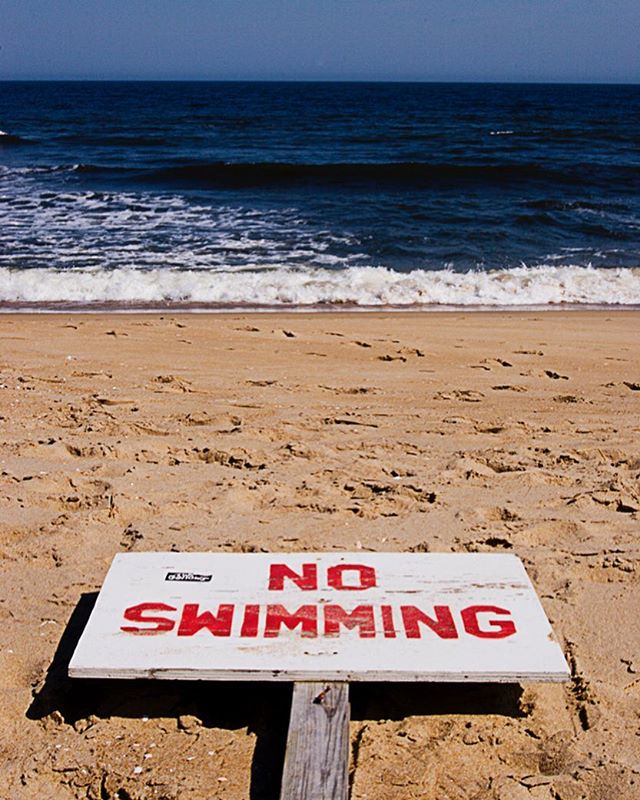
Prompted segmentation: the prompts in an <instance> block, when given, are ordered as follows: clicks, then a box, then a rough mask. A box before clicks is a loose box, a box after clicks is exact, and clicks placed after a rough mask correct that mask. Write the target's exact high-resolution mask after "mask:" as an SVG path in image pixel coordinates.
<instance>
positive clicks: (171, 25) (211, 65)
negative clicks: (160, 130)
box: [0, 0, 640, 83]
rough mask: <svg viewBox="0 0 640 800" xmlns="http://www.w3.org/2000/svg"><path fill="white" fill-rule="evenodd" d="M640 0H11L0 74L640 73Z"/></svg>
mask: <svg viewBox="0 0 640 800" xmlns="http://www.w3.org/2000/svg"><path fill="white" fill-rule="evenodd" d="M639 32H640V0H0V79H145V80H149V79H160V80H162V79H171V80H183V79H187V80H188V79H203V80H374V81H377V80H390V81H398V80H407V81H542V82H546V81H566V82H604V83H611V82H622V83H640V44H639V41H640V33H639Z"/></svg>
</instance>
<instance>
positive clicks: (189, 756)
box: [0, 311, 640, 800]
mask: <svg viewBox="0 0 640 800" xmlns="http://www.w3.org/2000/svg"><path fill="white" fill-rule="evenodd" d="M0 340H1V344H0V348H1V349H0V431H1V435H0V441H1V445H0V446H1V451H0V555H1V559H2V560H1V562H0V568H1V570H2V576H1V580H0V619H1V620H2V627H1V628H0V669H1V675H2V681H1V685H2V703H1V705H0V754H1V758H2V761H3V762H4V767H3V777H2V783H3V784H4V788H3V789H0V796H2V797H3V798H38V800H47V799H48V798H51V799H52V800H58V799H60V800H66V799H67V798H91V800H105V799H106V798H112V800H115V799H116V798H119V799H120V800H127V799H128V800H146V799H147V798H154V799H155V800H160V798H163V799H164V800H174V799H177V798H181V800H184V799H185V798H194V800H195V799H196V798H197V799H198V800H200V799H201V798H202V799H203V800H204V798H213V797H216V798H217V797H220V798H228V799H229V800H240V799H241V798H248V797H251V798H254V800H255V798H273V797H276V796H277V786H278V779H279V774H280V769H281V759H282V748H283V741H284V735H285V732H286V725H287V714H288V704H289V697H290V687H288V686H287V685H284V684H266V683H261V684H251V685H247V684H244V685H237V684H232V685H225V684H202V683H199V684H177V683H169V682H167V683H165V682H156V683H154V682H148V683H140V684H138V683H135V684H134V683H127V682H108V681H105V682H96V683H93V682H92V683H87V682H81V681H76V682H75V683H74V684H71V682H70V681H69V680H68V679H67V678H66V661H68V659H69V656H70V650H71V648H72V647H73V644H74V642H75V641H76V639H77V635H78V631H79V630H80V629H81V627H82V625H83V620H85V619H86V615H87V609H88V608H89V607H90V604H91V601H92V598H93V597H94V596H95V595H94V593H95V592H96V591H97V590H98V589H99V587H100V585H101V583H102V580H103V578H104V575H105V573H106V571H107V569H108V566H109V564H110V562H111V559H112V558H113V556H114V554H115V553H117V552H121V551H143V550H170V549H176V550H187V551H189V550H193V551H202V550H213V551H229V552H232V551H233V552H239V551H242V552H252V551H263V550H264V551H268V552H275V551H299V550H360V549H361V550H363V551H414V552H424V551H432V552H438V551H442V552H509V553H515V554H517V555H518V556H520V557H521V558H522V560H523V561H524V563H525V565H526V567H527V570H528V572H529V575H530V576H531V578H532V580H533V582H534V585H535V586H536V589H537V591H538V593H539V595H540V597H541V600H542V603H543V605H544V608H545V610H546V612H547V614H548V616H549V618H550V620H551V622H552V625H553V627H554V631H555V634H556V636H557V638H558V640H559V641H560V642H561V643H562V646H563V649H564V651H565V653H566V655H567V659H568V661H569V663H570V665H571V669H572V681H571V682H570V683H567V684H566V685H527V686H523V687H518V686H507V687H505V686H490V685H489V686H484V687H478V686H455V685H445V686H435V687H434V686H428V685H382V684H380V685H375V686H367V685H359V686H353V687H352V704H353V705H352V722H351V742H352V753H351V769H352V784H351V785H352V788H351V797H352V798H354V800H355V799H356V798H357V799H358V800H360V799H362V800H364V798H368V799H369V800H374V799H376V800H377V799H378V798H379V799H380V800H401V798H402V799H404V798H421V800H436V799H437V800H447V799H450V800H462V798H474V799H475V800H480V799H481V798H482V799H483V800H484V799H486V800H489V798H492V799H493V798H495V800H521V799H522V800H525V799H526V800H552V798H555V800H577V799H578V798H589V800H604V799H605V798H607V800H609V799H610V798H616V800H631V798H637V797H639V796H640V655H639V653H640V613H639V611H640V572H639V570H638V555H639V554H640V537H639V532H638V518H639V517H640V511H639V509H640V489H639V483H638V481H639V475H640V413H639V412H640V352H639V348H638V342H640V313H639V312H624V311H620V312H611V313H609V312H606V311H600V312H545V313H537V312H520V313H504V312H503V313H500V314H494V313H468V314H464V313H446V314H443V313H438V314H419V313H416V314H404V313H402V314H401V313H398V314H378V313H375V314H374V313H372V314H357V313H354V314H346V313H345V314H329V313H327V314H325V313H317V314H289V315H284V314H246V315H240V314H229V315H209V314H202V315H197V314H196V315H176V314H171V313H167V314H163V315H142V314H138V315H106V314H105V315H5V316H2V317H0Z"/></svg>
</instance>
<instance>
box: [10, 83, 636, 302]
mask: <svg viewBox="0 0 640 800" xmlns="http://www.w3.org/2000/svg"><path fill="white" fill-rule="evenodd" d="M0 129H1V131H2V133H1V134H0V308H2V309H5V310H8V309H56V308H78V309H81V308H85V309H86V308H88V309H91V308H111V309H122V310H126V309H135V308H166V307H179V308H193V309H199V308H210V309H230V308H234V309H238V308H240V309H245V308H246V309H260V308H279V309H284V308H293V309H300V308H310V309H324V308H345V309H353V308H363V309H366V308H407V309H432V308H436V309H437V308H452V307H453V308H457V307H465V308H466V307H469V308H483V307H495V306H497V307H503V308H505V307H506V308H511V307H523V306H543V307H547V306H553V307H557V306H558V305H563V306H565V305H579V306H583V305H606V306H625V307H628V306H630V305H638V304H640V86H611V85H598V86H596V85H533V84H532V85H524V84H430V83H421V84H397V83H386V84H385V83H377V84H376V83H208V82H175V83H171V82H167V83H164V82H118V83H110V82H3V83H0Z"/></svg>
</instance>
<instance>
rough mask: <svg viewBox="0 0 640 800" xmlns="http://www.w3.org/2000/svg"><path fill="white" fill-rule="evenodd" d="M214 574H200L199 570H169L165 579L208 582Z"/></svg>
mask: <svg viewBox="0 0 640 800" xmlns="http://www.w3.org/2000/svg"><path fill="white" fill-rule="evenodd" d="M212 577H213V575H200V574H198V573H197V572H167V575H166V577H165V581H192V582H193V583H207V581H210V580H211V578H212Z"/></svg>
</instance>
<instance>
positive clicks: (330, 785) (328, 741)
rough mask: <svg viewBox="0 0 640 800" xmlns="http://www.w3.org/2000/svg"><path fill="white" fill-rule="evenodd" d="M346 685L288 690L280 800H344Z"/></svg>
mask: <svg viewBox="0 0 640 800" xmlns="http://www.w3.org/2000/svg"><path fill="white" fill-rule="evenodd" d="M348 793H349V684H348V683H346V682H344V681H335V682H331V683H319V682H315V681H314V682H309V683H303V682H300V681H297V682H296V683H294V685H293V699H292V701H291V718H290V721H289V734H288V736H287V750H286V754H285V761H284V769H283V773H282V788H281V791H280V800H347V797H348Z"/></svg>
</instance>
